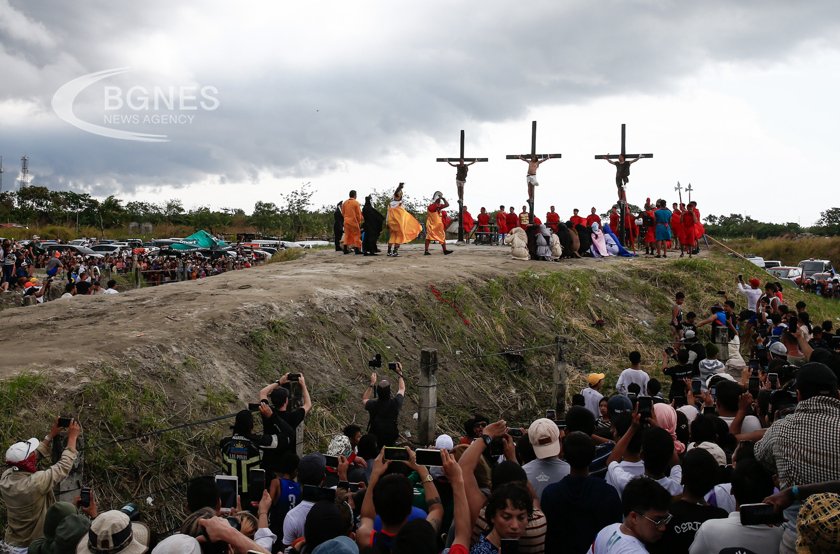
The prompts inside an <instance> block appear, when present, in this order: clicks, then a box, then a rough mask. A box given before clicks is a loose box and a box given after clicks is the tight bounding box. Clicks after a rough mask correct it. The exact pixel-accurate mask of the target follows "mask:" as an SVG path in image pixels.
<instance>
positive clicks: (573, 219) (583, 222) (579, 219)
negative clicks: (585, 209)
mask: <svg viewBox="0 0 840 554" xmlns="http://www.w3.org/2000/svg"><path fill="white" fill-rule="evenodd" d="M572 211H573V212H574V214H573V215H572V217H570V218H569V221H571V222H572V227H577V226H578V225H586V220H585V219H584V218H582V217H580V216H579V215H578V212H579V211H580V210H578V209H577V208H575V209H574V210H572Z"/></svg>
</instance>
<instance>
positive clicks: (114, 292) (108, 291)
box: [102, 289, 120, 294]
mask: <svg viewBox="0 0 840 554" xmlns="http://www.w3.org/2000/svg"><path fill="white" fill-rule="evenodd" d="M119 293H120V291H118V290H116V289H105V290H103V291H102V294H119Z"/></svg>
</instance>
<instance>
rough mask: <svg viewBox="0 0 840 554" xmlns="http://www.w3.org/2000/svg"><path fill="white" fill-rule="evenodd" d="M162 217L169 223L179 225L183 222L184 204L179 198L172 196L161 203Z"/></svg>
mask: <svg viewBox="0 0 840 554" xmlns="http://www.w3.org/2000/svg"><path fill="white" fill-rule="evenodd" d="M162 211H163V217H165V218H166V222H167V223H169V224H170V225H180V224H181V223H183V217H181V216H183V215H184V211H185V210H184V205H183V204H182V203H181V201H180V200H178V199H175V198H172V199H169V200H167V201H166V204H164V205H163V210H162Z"/></svg>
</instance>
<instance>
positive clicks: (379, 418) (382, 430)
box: [365, 394, 403, 448]
mask: <svg viewBox="0 0 840 554" xmlns="http://www.w3.org/2000/svg"><path fill="white" fill-rule="evenodd" d="M402 405H403V395H401V394H397V395H396V396H394V397H393V398H389V399H388V400H387V401H385V402H382V401H381V400H379V399H374V400H368V401H367V403H366V404H365V410H367V411H368V412H369V413H370V424H369V425H368V430H369V431H370V432H371V433H372V434H374V435H376V441H377V443H378V445H379V447H380V448H381V447H383V446H393V444H394V443H395V442H396V440H397V438H398V437H399V430H398V429H397V419H398V418H399V416H400V409H402Z"/></svg>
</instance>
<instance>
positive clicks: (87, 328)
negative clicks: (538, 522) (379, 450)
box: [0, 245, 676, 377]
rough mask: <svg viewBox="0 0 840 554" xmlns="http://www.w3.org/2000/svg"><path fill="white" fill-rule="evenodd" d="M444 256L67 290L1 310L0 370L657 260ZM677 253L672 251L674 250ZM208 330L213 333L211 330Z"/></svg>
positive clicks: (477, 251) (336, 258) (487, 251)
mask: <svg viewBox="0 0 840 554" xmlns="http://www.w3.org/2000/svg"><path fill="white" fill-rule="evenodd" d="M450 247H452V248H454V249H455V253H454V254H452V255H450V256H447V257H445V258H444V256H443V254H442V253H441V251H440V247H439V246H434V245H433V250H432V252H433V255H432V256H423V253H422V250H423V247H422V245H406V246H404V247H402V248H401V249H400V254H401V256H400V257H399V258H389V257H386V256H385V254H384V249H383V253H382V254H381V255H379V256H377V257H375V258H373V257H363V256H354V255H343V254H341V253H338V252H335V251H333V250H310V251H307V253H306V256H305V257H303V258H302V259H299V260H295V261H291V262H285V263H277V264H270V265H266V266H262V267H257V268H252V269H248V270H242V271H232V272H229V273H225V274H222V275H218V276H215V277H211V278H208V279H202V280H199V281H189V282H183V283H173V284H168V285H163V286H159V287H153V288H144V289H138V290H131V291H127V292H124V293H122V294H119V295H101V296H85V297H81V296H79V297H76V298H73V299H72V300H56V301H53V302H48V303H46V304H41V305H37V306H27V307H21V308H12V309H8V310H4V311H3V314H2V317H0V336H2V337H3V341H2V342H3V347H2V349H3V355H2V356H0V377H9V376H12V375H15V374H17V373H20V372H22V371H28V370H36V371H43V370H55V369H72V368H74V367H79V366H81V365H84V364H87V363H90V362H97V361H102V360H111V359H114V358H115V357H116V358H119V357H120V356H121V355H123V354H126V353H128V352H130V351H135V352H137V351H142V350H143V349H148V348H158V347H161V346H165V347H167V348H177V345H178V343H181V342H184V343H187V342H194V341H199V340H201V338H202V337H203V336H214V335H218V334H219V333H218V331H219V328H220V327H222V326H231V327H244V329H243V330H247V326H248V319H249V313H253V314H256V313H259V314H260V315H261V316H263V315H265V313H266V310H268V311H269V312H276V313H277V314H282V313H288V312H289V310H292V311H293V312H294V311H295V306H296V305H300V304H299V303H303V302H311V301H324V300H325V299H327V300H329V299H342V298H347V297H350V296H354V295H355V296H359V295H361V294H363V293H365V292H369V291H377V290H383V289H392V288H395V287H413V286H427V285H429V284H439V283H444V282H451V281H457V280H462V279H474V278H492V277H493V276H495V275H499V274H506V273H514V272H520V271H523V270H525V269H531V270H534V271H563V270H565V269H580V268H588V269H591V270H598V269H600V268H605V267H607V265H609V266H613V265H614V264H633V265H634V266H639V265H648V264H650V265H653V264H661V263H662V262H663V260H657V259H652V258H630V259H628V258H607V259H593V258H584V259H574V260H562V261H560V262H556V263H550V262H523V261H518V260H512V259H511V257H510V249H509V248H508V247H493V246H474V245H466V246H455V245H450ZM675 257H676V256H675ZM214 331H215V332H214Z"/></svg>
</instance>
